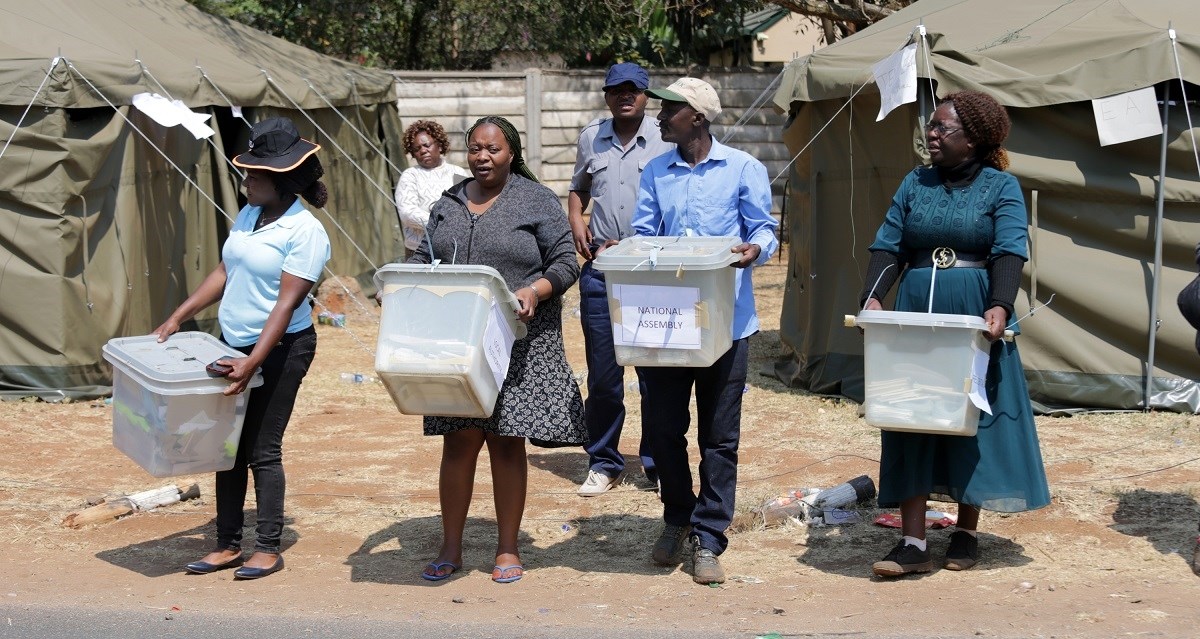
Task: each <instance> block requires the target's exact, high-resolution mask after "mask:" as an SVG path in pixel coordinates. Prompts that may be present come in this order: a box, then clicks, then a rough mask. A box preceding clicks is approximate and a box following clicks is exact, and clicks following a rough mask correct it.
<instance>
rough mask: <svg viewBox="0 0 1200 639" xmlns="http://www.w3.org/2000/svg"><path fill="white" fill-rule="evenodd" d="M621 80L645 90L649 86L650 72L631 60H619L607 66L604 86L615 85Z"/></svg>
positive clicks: (606, 87)
mask: <svg viewBox="0 0 1200 639" xmlns="http://www.w3.org/2000/svg"><path fill="white" fill-rule="evenodd" d="M623 82H632V83H633V86H635V87H637V88H638V89H641V90H642V91H645V90H646V89H647V88H649V86H650V74H648V73H646V70H645V69H643V68H642V67H640V66H638V65H636V64H634V63H632V62H621V63H619V64H614V65H612V66H611V67H609V68H608V75H606V76H604V88H605V89H608V88H611V87H615V86H617V85H618V84H621V83H623Z"/></svg>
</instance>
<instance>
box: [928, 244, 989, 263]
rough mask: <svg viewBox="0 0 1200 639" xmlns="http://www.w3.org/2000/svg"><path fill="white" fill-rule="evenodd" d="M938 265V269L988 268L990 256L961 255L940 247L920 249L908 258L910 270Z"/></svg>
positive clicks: (950, 249) (977, 254)
mask: <svg viewBox="0 0 1200 639" xmlns="http://www.w3.org/2000/svg"><path fill="white" fill-rule="evenodd" d="M935 262H936V263H937V267H938V268H987V266H988V256H987V255H982V254H979V253H960V252H955V250H954V249H952V248H947V247H944V246H939V247H938V248H935V249H920V250H917V251H913V252H912V253H911V254H909V256H908V267H909V268H928V267H930V266H933V265H934V263H935Z"/></svg>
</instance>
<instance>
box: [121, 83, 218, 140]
mask: <svg viewBox="0 0 1200 639" xmlns="http://www.w3.org/2000/svg"><path fill="white" fill-rule="evenodd" d="M133 106H135V107H137V110H138V111H141V112H142V113H145V114H146V115H147V116H148V117H149V118H150V119H151V120H154V121H155V122H157V123H159V124H161V125H162V126H165V127H168V128H170V127H173V126H182V127H183V128H185V129H187V130H188V132H189V133H191V134H192V136H193V137H195V138H196V139H197V140H203V139H204V138H207V137H212V135H214V134H215V133H216V131H213V130H212V128H211V127H209V126H208V125H207V124H205V122H206V121H207V120H208V118H209V116H208V115H207V114H204V113H195V112H193V111H192V110H191V109H189V108H187V105H186V104H184V103H183V102H180V101H179V100H168V99H166V98H164V97H162V96H161V95H159V94H157V93H139V94H137V95H135V96H133Z"/></svg>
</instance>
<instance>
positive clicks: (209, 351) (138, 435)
mask: <svg viewBox="0 0 1200 639" xmlns="http://www.w3.org/2000/svg"><path fill="white" fill-rule="evenodd" d="M101 352H102V353H103V355H104V359H105V360H107V361H108V362H109V363H110V364H112V367H113V402H112V405H113V446H115V447H116V448H117V450H120V451H121V452H122V453H125V455H127V456H128V457H129V458H130V459H132V460H133V461H135V462H137V463H138V465H139V466H141V467H142V468H144V469H145V470H146V472H148V473H150V474H151V475H154V476H155V477H172V476H175V475H188V474H192V473H206V472H214V471H219V470H229V469H230V468H233V462H234V459H235V458H236V456H237V449H238V439H239V438H240V437H241V434H242V420H243V419H244V418H245V416H246V402H247V401H248V399H249V394H250V392H252V391H251V390H249V388H253V387H257V386H261V385H262V383H263V380H262V375H261V374H258V373H255V375H254V377H253V378H252V379H251V381H250V384H249V388H248V389H247V390H246V392H244V393H242V394H240V395H234V396H232V397H226V396H225V395H222V394H221V392H222V391H224V390H225V388H226V387H227V386H229V384H230V381H229V380H227V379H225V378H223V377H211V376H209V374H208V373H207V372H206V371H205V370H204V369H205V366H207V365H208V364H210V363H212V362H214V361H216V360H218V359H221V358H236V357H242V356H243V355H242V354H241V353H240V352H238V351H237V350H234V349H233V348H232V347H230V346H228V345H226V344H224V343H222V342H221V341H220V340H218V339H217V338H215V337H213V336H212V335H209V334H208V333H200V332H183V333H176V334H174V335H172V336H171V337H169V338H168V339H167V341H165V342H163V343H161V344H160V343H159V342H158V336H157V335H143V336H138V337H118V338H114V339H112V340H109V342H108V343H107V344H105V345H104V347H103V348H102V349H101Z"/></svg>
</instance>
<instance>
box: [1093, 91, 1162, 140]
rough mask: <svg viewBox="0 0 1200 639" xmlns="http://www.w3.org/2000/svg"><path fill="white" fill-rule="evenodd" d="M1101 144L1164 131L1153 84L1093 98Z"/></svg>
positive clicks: (1138, 137)
mask: <svg viewBox="0 0 1200 639" xmlns="http://www.w3.org/2000/svg"><path fill="white" fill-rule="evenodd" d="M1092 112H1093V113H1094V114H1095V116H1096V133H1097V134H1099V136H1100V146H1108V145H1110V144H1119V143H1121V142H1129V141H1130V140H1140V139H1142V138H1148V137H1150V136H1152V135H1162V132H1163V123H1162V119H1161V118H1160V117H1159V115H1158V98H1156V97H1155V95H1154V87H1146V88H1145V89H1138V90H1137V91H1130V92H1128V93H1121V94H1119V95H1110V96H1108V97H1107V98H1097V99H1095V100H1092Z"/></svg>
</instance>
